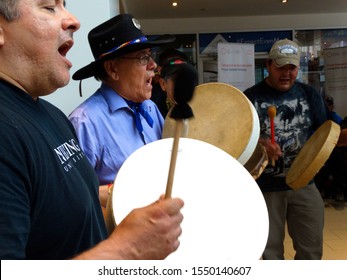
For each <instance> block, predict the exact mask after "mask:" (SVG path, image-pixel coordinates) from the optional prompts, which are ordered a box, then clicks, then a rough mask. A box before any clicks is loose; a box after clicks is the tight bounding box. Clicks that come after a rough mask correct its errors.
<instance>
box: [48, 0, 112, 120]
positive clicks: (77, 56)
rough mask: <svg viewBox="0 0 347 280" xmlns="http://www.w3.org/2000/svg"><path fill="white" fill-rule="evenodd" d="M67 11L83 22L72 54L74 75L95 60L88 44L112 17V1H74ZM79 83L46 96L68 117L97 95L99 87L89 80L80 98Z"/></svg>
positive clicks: (73, 82)
mask: <svg viewBox="0 0 347 280" xmlns="http://www.w3.org/2000/svg"><path fill="white" fill-rule="evenodd" d="M66 7H67V9H68V10H69V11H70V12H71V13H72V14H73V15H74V16H76V17H77V18H78V19H79V20H80V22H81V28H80V30H78V31H77V32H76V33H75V34H74V41H75V44H74V46H73V48H72V49H71V50H70V51H69V53H68V55H67V56H68V58H69V60H70V61H71V62H72V64H73V67H72V68H71V72H70V73H71V75H72V74H73V73H75V72H76V71H77V70H78V69H80V68H81V67H83V66H85V65H87V64H89V63H90V62H92V61H93V60H94V58H93V55H92V52H91V50H90V47H89V43H88V38H87V36H88V32H89V31H90V30H91V29H92V28H94V27H95V26H97V25H98V24H100V23H102V22H104V21H105V20H107V19H109V18H110V3H109V0H97V1H95V0H70V1H67V5H66ZM78 85H79V82H78V81H73V80H72V79H71V81H70V83H69V84H68V85H67V86H66V87H64V88H61V89H58V90H57V91H56V92H54V93H53V94H51V95H49V96H46V97H43V98H44V99H46V100H48V101H49V102H51V103H53V104H54V105H55V106H57V107H58V108H60V109H61V110H62V111H63V112H64V113H65V114H66V115H68V114H70V113H71V111H72V110H73V109H75V108H76V107H77V106H78V105H79V104H80V103H81V102H82V101H83V100H85V99H86V98H87V97H88V96H90V95H91V94H93V93H94V91H95V90H96V89H97V87H98V86H99V82H97V81H96V80H95V79H94V78H90V79H86V80H84V81H83V83H82V89H83V98H81V97H80V96H79V91H78Z"/></svg>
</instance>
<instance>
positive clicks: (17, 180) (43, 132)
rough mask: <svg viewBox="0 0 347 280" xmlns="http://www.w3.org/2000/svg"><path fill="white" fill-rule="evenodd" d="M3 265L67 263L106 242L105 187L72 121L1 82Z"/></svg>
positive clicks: (0, 241)
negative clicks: (33, 261)
mask: <svg viewBox="0 0 347 280" xmlns="http://www.w3.org/2000/svg"><path fill="white" fill-rule="evenodd" d="M0 176H1V179H0V258H1V259H67V258H71V257H73V256H74V255H76V254H79V253H81V252H82V251H85V250H86V249H89V248H91V247H92V246H94V245H96V244H97V243H98V242H100V241H101V240H103V239H105V238H106V236H107V233H106V227H105V223H104V219H103V216H102V211H101V207H100V202H99V199H98V180H97V177H96V175H95V173H94V171H93V168H92V167H91V165H90V164H89V162H88V160H87V158H86V157H85V155H84V153H83V151H82V150H81V149H80V147H79V144H78V141H77V139H76V135H75V132H74V130H73V128H72V126H71V124H70V122H69V120H68V119H67V118H66V116H65V115H64V114H63V113H62V112H61V111H60V110H58V109H57V108H56V107H54V106H53V105H51V104H50V103H48V102H47V101H45V100H43V99H40V98H39V99H38V100H37V101H34V100H33V99H32V98H31V97H30V96H29V95H28V94H26V93H25V92H23V91H22V90H20V89H18V88H16V87H14V86H12V85H10V84H8V83H6V82H3V81H0Z"/></svg>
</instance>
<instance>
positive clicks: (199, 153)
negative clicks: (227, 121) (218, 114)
mask: <svg viewBox="0 0 347 280" xmlns="http://www.w3.org/2000/svg"><path fill="white" fill-rule="evenodd" d="M172 142H173V139H172V138H168V139H163V140H159V141H156V142H152V143H150V144H148V145H146V146H144V147H142V148H140V149H138V150H137V151H135V152H134V153H133V154H132V155H131V156H130V157H129V158H128V159H127V160H126V161H125V162H124V164H123V166H122V167H121V169H120V171H119V173H118V175H117V178H116V180H115V182H114V189H113V193H112V207H113V213H114V218H115V221H116V222H117V223H120V222H121V221H122V219H123V218H124V217H125V216H126V215H127V214H128V213H129V212H130V211H131V210H132V209H133V208H138V207H143V206H146V205H148V204H150V203H152V202H154V201H155V200H157V199H158V198H159V196H160V195H161V194H164V193H165V188H166V182H167V177H168V170H169V164H170V158H171V149H172ZM172 196H173V197H180V198H182V199H183V200H184V202H185V206H184V208H183V209H182V213H183V215H184V220H183V222H182V230H183V233H182V235H181V237H180V242H181V245H180V247H179V248H178V250H177V251H176V252H174V253H172V254H171V255H170V256H169V257H168V258H167V259H177V260H184V259H189V260H191V259H195V260H196V259H200V260H242V259H245V260H258V259H259V258H260V257H261V255H262V253H263V250H264V248H265V245H266V242H267V238H268V227H269V222H268V213H267V208H266V204H265V201H264V198H263V195H262V193H261V191H260V189H259V187H258V185H257V184H256V182H255V181H254V179H253V178H252V176H251V175H250V174H249V173H248V171H247V170H246V169H245V168H244V167H243V166H242V165H241V164H240V163H239V162H238V161H237V160H236V159H234V158H233V157H231V156H230V155H229V154H228V153H226V152H224V151H223V150H221V149H219V148H217V147H215V146H213V145H211V144H208V143H205V142H202V141H200V140H193V139H188V138H181V139H180V142H179V152H178V155H177V163H176V171H175V177H174V183H173V190H172Z"/></svg>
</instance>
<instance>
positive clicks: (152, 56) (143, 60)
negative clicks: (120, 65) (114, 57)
mask: <svg viewBox="0 0 347 280" xmlns="http://www.w3.org/2000/svg"><path fill="white" fill-rule="evenodd" d="M155 56H156V54H155V53H154V52H151V53H149V54H143V55H141V56H138V57H128V56H120V57H118V58H124V59H137V60H138V61H139V63H140V64H141V65H148V63H149V62H150V61H151V59H153V60H155Z"/></svg>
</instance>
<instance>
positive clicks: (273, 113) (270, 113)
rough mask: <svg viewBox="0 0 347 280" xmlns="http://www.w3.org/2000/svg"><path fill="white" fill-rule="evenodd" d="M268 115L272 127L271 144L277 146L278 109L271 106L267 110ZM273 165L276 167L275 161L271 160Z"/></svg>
mask: <svg viewBox="0 0 347 280" xmlns="http://www.w3.org/2000/svg"><path fill="white" fill-rule="evenodd" d="M267 114H268V116H269V118H270V126H271V143H272V144H275V117H276V107H275V106H273V105H271V106H269V107H268V108H267ZM271 165H272V166H275V159H274V158H272V159H271Z"/></svg>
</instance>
